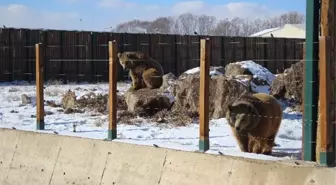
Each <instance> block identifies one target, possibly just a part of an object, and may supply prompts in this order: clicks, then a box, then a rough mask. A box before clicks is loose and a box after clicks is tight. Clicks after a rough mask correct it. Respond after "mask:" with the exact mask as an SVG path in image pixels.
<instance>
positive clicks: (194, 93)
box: [172, 74, 250, 119]
mask: <svg viewBox="0 0 336 185" xmlns="http://www.w3.org/2000/svg"><path fill="white" fill-rule="evenodd" d="M199 82H200V79H199V75H198V74H188V75H185V76H184V78H179V79H178V80H177V81H176V85H175V91H174V96H175V102H174V105H173V107H172V109H173V111H179V112H186V113H187V114H188V115H190V116H195V117H197V116H198V110H199V90H200V87H199V84H200V83H199ZM244 92H250V91H249V88H248V86H247V85H246V84H245V83H243V82H241V81H239V80H237V79H234V78H231V77H226V76H225V75H224V74H222V75H216V76H213V77H212V78H210V81H209V103H210V104H209V116H210V118H214V119H218V118H223V117H225V112H226V109H227V105H228V104H229V103H231V102H232V101H234V100H235V99H236V98H238V97H239V96H240V95H241V94H243V93H244Z"/></svg>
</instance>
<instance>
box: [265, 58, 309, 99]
mask: <svg viewBox="0 0 336 185" xmlns="http://www.w3.org/2000/svg"><path fill="white" fill-rule="evenodd" d="M303 70H304V69H303V61H300V62H297V63H295V64H293V65H292V66H291V67H290V68H289V69H286V70H285V72H284V73H282V74H279V75H278V76H277V77H276V79H275V80H274V81H273V83H272V86H271V93H270V94H272V95H273V96H274V97H276V98H278V99H288V100H294V101H295V102H297V103H299V104H301V103H302V101H303V97H302V88H303Z"/></svg>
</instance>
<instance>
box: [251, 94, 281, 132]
mask: <svg viewBox="0 0 336 185" xmlns="http://www.w3.org/2000/svg"><path fill="white" fill-rule="evenodd" d="M253 97H255V98H256V101H253V102H251V103H252V104H253V105H254V106H255V107H256V108H257V110H258V112H259V116H260V117H261V119H260V122H259V125H258V126H257V127H256V128H255V129H254V130H253V131H252V132H251V134H252V135H255V136H258V137H268V136H270V135H273V134H276V133H277V131H278V130H279V126H280V123H281V120H282V109H281V106H280V104H279V103H278V101H277V100H276V99H275V98H274V97H273V96H272V95H268V94H265V93H256V94H253Z"/></svg>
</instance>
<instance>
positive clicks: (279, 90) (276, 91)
mask: <svg viewBox="0 0 336 185" xmlns="http://www.w3.org/2000/svg"><path fill="white" fill-rule="evenodd" d="M270 94H271V95H273V96H274V97H275V98H276V99H283V98H285V94H286V87H285V82H284V74H278V75H277V76H276V78H275V79H274V80H273V83H272V86H271V91H270Z"/></svg>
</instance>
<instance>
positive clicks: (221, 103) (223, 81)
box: [211, 75, 251, 119]
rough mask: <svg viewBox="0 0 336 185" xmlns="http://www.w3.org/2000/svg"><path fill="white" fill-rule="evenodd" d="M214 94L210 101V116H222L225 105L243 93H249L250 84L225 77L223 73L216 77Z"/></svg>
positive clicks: (225, 109)
mask: <svg viewBox="0 0 336 185" xmlns="http://www.w3.org/2000/svg"><path fill="white" fill-rule="evenodd" d="M216 81H217V83H216V94H215V97H214V99H213V101H212V106H213V113H212V115H211V118H213V119H219V118H224V117H225V114H226V111H227V105H228V104H229V103H231V102H233V101H234V100H236V99H238V98H239V96H241V95H242V94H243V93H250V92H251V89H250V86H248V85H247V84H244V83H242V82H241V81H239V80H237V79H234V78H227V77H225V76H224V75H222V76H218V77H217V79H216Z"/></svg>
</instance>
